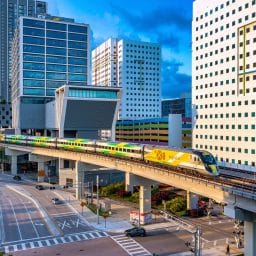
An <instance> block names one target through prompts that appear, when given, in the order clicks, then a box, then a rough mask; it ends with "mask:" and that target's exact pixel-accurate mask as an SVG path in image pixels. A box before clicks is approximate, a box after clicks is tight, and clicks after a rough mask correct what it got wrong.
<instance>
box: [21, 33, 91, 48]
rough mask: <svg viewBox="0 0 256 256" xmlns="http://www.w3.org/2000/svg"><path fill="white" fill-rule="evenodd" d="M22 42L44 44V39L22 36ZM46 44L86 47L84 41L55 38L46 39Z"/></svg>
mask: <svg viewBox="0 0 256 256" xmlns="http://www.w3.org/2000/svg"><path fill="white" fill-rule="evenodd" d="M23 43H26V44H36V45H45V39H44V38H41V37H28V36H24V37H23ZM46 45H47V46H56V47H65V48H75V49H84V50H86V49H87V43H86V42H76V41H67V40H56V39H46Z"/></svg>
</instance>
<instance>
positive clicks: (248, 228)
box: [244, 221, 256, 255]
mask: <svg viewBox="0 0 256 256" xmlns="http://www.w3.org/2000/svg"><path fill="white" fill-rule="evenodd" d="M244 255H256V222H252V221H245V222H244Z"/></svg>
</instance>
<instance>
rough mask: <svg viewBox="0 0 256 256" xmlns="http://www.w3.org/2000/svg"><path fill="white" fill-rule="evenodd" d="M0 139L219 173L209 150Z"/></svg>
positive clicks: (72, 140) (74, 140) (16, 137)
mask: <svg viewBox="0 0 256 256" xmlns="http://www.w3.org/2000/svg"><path fill="white" fill-rule="evenodd" d="M0 142H2V143H10V144H20V145H26V146H36V147H47V148H55V149H60V150H71V151H81V152H92V153H98V154H105V155H110V156H115V157H121V158H127V159H135V160H138V161H143V162H146V163H154V164H159V165H166V166H170V167H172V168H174V169H186V170H190V171H191V172H193V173H198V174H202V175H205V176H218V175H219V170H218V166H217V163H216V160H215V158H214V157H213V155H212V154H211V153H210V152H208V151H204V150H195V149H178V148H169V147H160V146H152V145H142V144H136V143H129V142H111V141H97V140H89V139H78V138H52V137H41V136H26V135H1V136H0Z"/></svg>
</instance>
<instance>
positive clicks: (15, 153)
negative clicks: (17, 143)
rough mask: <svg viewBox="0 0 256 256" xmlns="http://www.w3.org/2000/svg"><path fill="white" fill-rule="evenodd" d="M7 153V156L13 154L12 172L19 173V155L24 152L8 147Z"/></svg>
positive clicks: (13, 173)
mask: <svg viewBox="0 0 256 256" xmlns="http://www.w3.org/2000/svg"><path fill="white" fill-rule="evenodd" d="M5 154H6V155H7V156H11V174H12V175H17V173H18V167H17V162H18V156H20V155H24V152H21V151H17V150H12V149H9V148H6V149H5Z"/></svg>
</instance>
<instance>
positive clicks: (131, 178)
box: [125, 172, 138, 193]
mask: <svg viewBox="0 0 256 256" xmlns="http://www.w3.org/2000/svg"><path fill="white" fill-rule="evenodd" d="M137 177H138V176H136V175H134V174H132V173H129V172H126V173H125V190H126V191H127V192H132V193H133V187H134V186H138V179H137Z"/></svg>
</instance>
